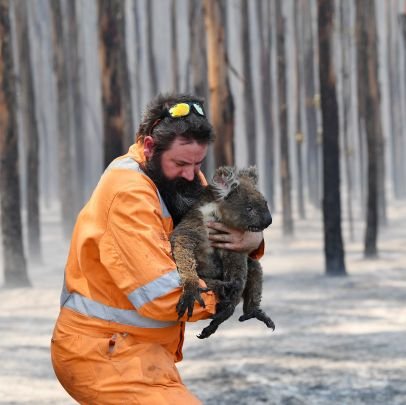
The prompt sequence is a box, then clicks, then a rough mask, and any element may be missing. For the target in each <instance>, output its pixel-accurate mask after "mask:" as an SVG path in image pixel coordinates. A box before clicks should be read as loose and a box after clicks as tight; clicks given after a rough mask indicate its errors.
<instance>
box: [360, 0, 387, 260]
mask: <svg viewBox="0 0 406 405" xmlns="http://www.w3.org/2000/svg"><path fill="white" fill-rule="evenodd" d="M356 4H357V20H358V21H359V25H358V28H359V29H358V33H357V38H358V44H357V56H358V57H357V63H358V65H359V72H360V76H359V78H358V81H359V82H360V84H361V85H362V89H363V92H362V93H361V92H360V98H359V100H358V104H359V105H360V106H361V108H363V111H364V113H365V117H366V119H365V125H366V136H367V151H368V197H367V206H366V209H367V216H366V221H367V223H366V231H365V241H364V254H365V257H376V256H377V253H378V252H377V235H378V155H377V153H378V138H379V136H380V135H379V131H380V133H381V134H382V125H381V119H380V106H379V90H378V70H377V49H376V42H377V33H376V22H375V6H374V4H372V3H369V2H368V1H365V0H357V3H356Z"/></svg>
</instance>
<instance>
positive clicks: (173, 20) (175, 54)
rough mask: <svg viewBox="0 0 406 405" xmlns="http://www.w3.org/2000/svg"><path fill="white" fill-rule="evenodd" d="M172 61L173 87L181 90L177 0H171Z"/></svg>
mask: <svg viewBox="0 0 406 405" xmlns="http://www.w3.org/2000/svg"><path fill="white" fill-rule="evenodd" d="M171 61H172V89H173V91H174V92H178V91H179V88H180V86H179V62H178V37H177V24H176V0H171Z"/></svg>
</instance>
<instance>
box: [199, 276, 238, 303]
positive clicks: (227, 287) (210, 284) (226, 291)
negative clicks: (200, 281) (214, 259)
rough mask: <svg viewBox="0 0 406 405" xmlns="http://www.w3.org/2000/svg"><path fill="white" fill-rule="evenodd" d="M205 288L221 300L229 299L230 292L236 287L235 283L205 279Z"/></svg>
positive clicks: (236, 283)
mask: <svg viewBox="0 0 406 405" xmlns="http://www.w3.org/2000/svg"><path fill="white" fill-rule="evenodd" d="M204 281H205V282H206V285H207V288H208V289H209V290H211V291H214V293H215V294H216V296H217V297H218V298H219V299H220V300H222V299H227V298H229V297H230V294H231V292H232V291H233V290H234V289H235V288H236V287H238V282H236V281H222V280H216V279H205V280H204Z"/></svg>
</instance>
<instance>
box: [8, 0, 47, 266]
mask: <svg viewBox="0 0 406 405" xmlns="http://www.w3.org/2000/svg"><path fill="white" fill-rule="evenodd" d="M14 4H15V11H16V28H17V29H16V32H17V38H18V60H19V67H20V76H21V80H20V83H21V95H22V98H23V100H22V101H23V102H22V113H23V121H24V127H25V138H24V144H25V148H26V159H27V165H26V178H27V228H28V229H27V230H28V255H29V258H30V259H31V260H33V261H35V262H41V259H42V254H41V227H40V207H39V132H38V120H37V117H36V114H35V104H36V102H35V94H34V77H33V70H32V53H31V47H30V41H29V32H28V10H27V7H28V6H29V5H28V3H27V2H25V1H21V0H19V1H16V2H15V3H14Z"/></svg>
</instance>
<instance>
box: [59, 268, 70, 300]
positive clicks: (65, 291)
mask: <svg viewBox="0 0 406 405" xmlns="http://www.w3.org/2000/svg"><path fill="white" fill-rule="evenodd" d="M69 295H70V294H69V291H68V289H67V288H66V282H65V273H63V286H62V292H61V300H60V305H61V307H63V306H64V305H65V302H66V301H67V300H68V298H69Z"/></svg>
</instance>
